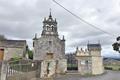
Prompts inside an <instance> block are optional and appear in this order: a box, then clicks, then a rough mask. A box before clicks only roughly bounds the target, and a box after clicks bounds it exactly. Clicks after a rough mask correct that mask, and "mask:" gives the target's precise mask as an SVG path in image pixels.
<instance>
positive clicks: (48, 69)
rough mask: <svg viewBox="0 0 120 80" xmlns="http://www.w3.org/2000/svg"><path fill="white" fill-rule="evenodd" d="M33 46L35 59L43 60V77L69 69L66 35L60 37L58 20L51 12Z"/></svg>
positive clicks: (34, 39)
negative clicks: (66, 57) (66, 53)
mask: <svg viewBox="0 0 120 80" xmlns="http://www.w3.org/2000/svg"><path fill="white" fill-rule="evenodd" d="M33 47H34V54H33V59H34V60H37V61H41V75H40V77H41V78H44V77H50V76H53V75H54V74H56V73H58V74H59V73H65V72H66V71H67V60H66V59H65V39H64V36H63V38H62V39H60V38H59V35H58V31H57V21H56V19H53V18H52V15H51V12H50V14H49V17H48V18H44V21H43V30H42V33H41V37H37V35H35V37H34V38H33Z"/></svg>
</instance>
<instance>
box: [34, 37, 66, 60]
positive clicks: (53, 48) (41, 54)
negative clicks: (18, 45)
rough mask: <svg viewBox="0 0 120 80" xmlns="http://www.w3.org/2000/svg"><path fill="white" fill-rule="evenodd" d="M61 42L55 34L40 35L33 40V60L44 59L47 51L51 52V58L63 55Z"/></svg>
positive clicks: (63, 50)
mask: <svg viewBox="0 0 120 80" xmlns="http://www.w3.org/2000/svg"><path fill="white" fill-rule="evenodd" d="M64 48H65V47H64V45H63V42H61V40H60V39H59V38H58V37H55V36H42V37H41V38H39V39H38V40H34V60H44V59H45V58H46V54H47V53H53V54H54V56H53V59H55V60H57V59H60V58H63V57H64V56H65V53H64V52H65V49H64Z"/></svg>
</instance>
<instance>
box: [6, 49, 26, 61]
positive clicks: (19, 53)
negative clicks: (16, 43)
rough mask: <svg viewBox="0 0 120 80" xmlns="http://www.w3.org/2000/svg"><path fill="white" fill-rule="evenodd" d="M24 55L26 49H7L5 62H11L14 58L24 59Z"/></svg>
mask: <svg viewBox="0 0 120 80" xmlns="http://www.w3.org/2000/svg"><path fill="white" fill-rule="evenodd" d="M24 54H25V49H24V48H5V51H4V60H9V59H11V58H14V57H23V55H24Z"/></svg>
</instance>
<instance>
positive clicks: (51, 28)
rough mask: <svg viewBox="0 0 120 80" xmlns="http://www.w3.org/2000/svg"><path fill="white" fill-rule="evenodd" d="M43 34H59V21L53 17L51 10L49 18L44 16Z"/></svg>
mask: <svg viewBox="0 0 120 80" xmlns="http://www.w3.org/2000/svg"><path fill="white" fill-rule="evenodd" d="M41 36H56V37H57V36H58V32H57V21H56V19H53V18H52V15H51V12H50V15H49V18H48V19H46V18H44V21H43V31H42V34H41Z"/></svg>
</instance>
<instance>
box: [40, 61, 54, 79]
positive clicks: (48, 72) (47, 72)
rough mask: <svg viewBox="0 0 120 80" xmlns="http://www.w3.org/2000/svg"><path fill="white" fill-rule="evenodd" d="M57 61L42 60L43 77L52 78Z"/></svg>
mask: <svg viewBox="0 0 120 80" xmlns="http://www.w3.org/2000/svg"><path fill="white" fill-rule="evenodd" d="M55 71H56V61H55V60H43V61H42V62H41V74H40V77H41V78H50V77H51V76H53V75H54V74H55V73H56V72H55Z"/></svg>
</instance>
